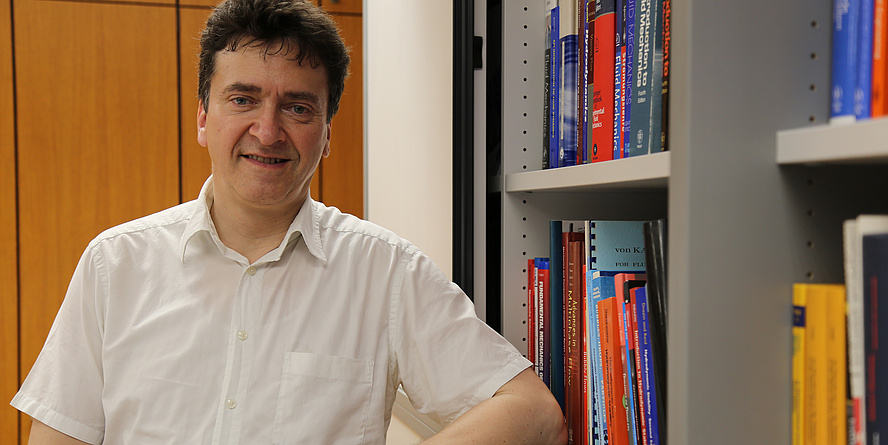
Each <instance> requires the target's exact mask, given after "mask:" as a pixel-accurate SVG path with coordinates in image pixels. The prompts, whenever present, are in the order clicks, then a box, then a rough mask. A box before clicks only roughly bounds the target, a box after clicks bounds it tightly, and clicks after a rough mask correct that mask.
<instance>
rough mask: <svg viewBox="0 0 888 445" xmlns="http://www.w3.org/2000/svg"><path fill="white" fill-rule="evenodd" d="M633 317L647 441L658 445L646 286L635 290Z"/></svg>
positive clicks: (649, 443) (658, 428) (655, 397)
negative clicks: (636, 330) (636, 332)
mask: <svg viewBox="0 0 888 445" xmlns="http://www.w3.org/2000/svg"><path fill="white" fill-rule="evenodd" d="M635 319H636V323H637V324H638V348H639V351H636V354H641V369H640V370H639V371H640V372H641V384H642V395H641V400H642V403H643V404H644V409H643V411H644V416H645V427H646V428H647V437H648V439H647V443H646V444H645V445H660V427H659V419H658V418H657V388H656V385H655V384H654V358H653V352H652V349H653V345H652V344H651V334H650V332H651V331H650V323H649V320H648V304H647V286H645V287H642V288H638V290H636V291H635Z"/></svg>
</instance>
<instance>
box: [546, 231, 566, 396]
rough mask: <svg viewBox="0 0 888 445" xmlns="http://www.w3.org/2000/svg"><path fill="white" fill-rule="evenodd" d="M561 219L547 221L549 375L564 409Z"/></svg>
mask: <svg viewBox="0 0 888 445" xmlns="http://www.w3.org/2000/svg"><path fill="white" fill-rule="evenodd" d="M562 258H563V254H562V252H561V221H560V220H556V221H550V223H549V332H550V333H551V334H552V335H550V336H549V364H550V366H549V376H550V377H551V380H550V382H551V386H550V387H549V388H550V389H551V390H552V395H554V396H555V400H557V401H558V404H559V405H561V409H562V410H564V378H563V376H564V336H562V335H560V333H561V332H564V319H563V316H562V313H563V307H564V295H563V294H562V281H563V277H562V269H563V265H562Z"/></svg>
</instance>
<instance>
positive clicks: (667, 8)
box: [663, 1, 672, 77]
mask: <svg viewBox="0 0 888 445" xmlns="http://www.w3.org/2000/svg"><path fill="white" fill-rule="evenodd" d="M671 16H672V2H669V1H664V2H663V77H669V42H670V41H671V39H670V37H669V22H671V21H672V20H671Z"/></svg>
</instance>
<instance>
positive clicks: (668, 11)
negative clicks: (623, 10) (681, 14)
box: [660, 0, 672, 151]
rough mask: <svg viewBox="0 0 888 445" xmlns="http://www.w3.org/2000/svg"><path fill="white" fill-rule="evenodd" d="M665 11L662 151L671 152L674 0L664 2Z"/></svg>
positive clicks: (661, 91) (661, 115)
mask: <svg viewBox="0 0 888 445" xmlns="http://www.w3.org/2000/svg"><path fill="white" fill-rule="evenodd" d="M662 2H663V3H662V11H663V14H662V15H663V21H662V26H663V80H662V81H661V84H662V88H661V90H660V101H661V102H662V106H661V107H660V122H661V125H660V151H669V137H668V135H669V44H670V43H672V38H671V36H670V34H669V25H670V22H671V21H672V0H662Z"/></svg>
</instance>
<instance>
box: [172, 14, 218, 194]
mask: <svg viewBox="0 0 888 445" xmlns="http://www.w3.org/2000/svg"><path fill="white" fill-rule="evenodd" d="M211 11H212V10H211V9H210V8H209V7H199V8H180V9H179V48H180V56H179V79H180V83H179V88H180V92H179V102H180V104H181V113H182V119H181V123H180V143H181V144H182V145H181V147H182V148H181V153H180V155H181V168H182V193H181V195H180V197H179V199H180V200H181V201H182V202H185V201H190V200H192V199H194V198H197V194H198V193H200V188H201V186H203V183H204V181H206V179H207V177H209V176H210V173H211V172H212V168H211V167H210V155H209V154H208V153H207V149H206V148H204V147H202V146H201V145H200V144H198V143H197V107H198V103H197V61H198V54H199V53H200V33H201V31H202V30H203V28H204V25H205V24H206V21H207V17H209V15H210V12H211Z"/></svg>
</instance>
